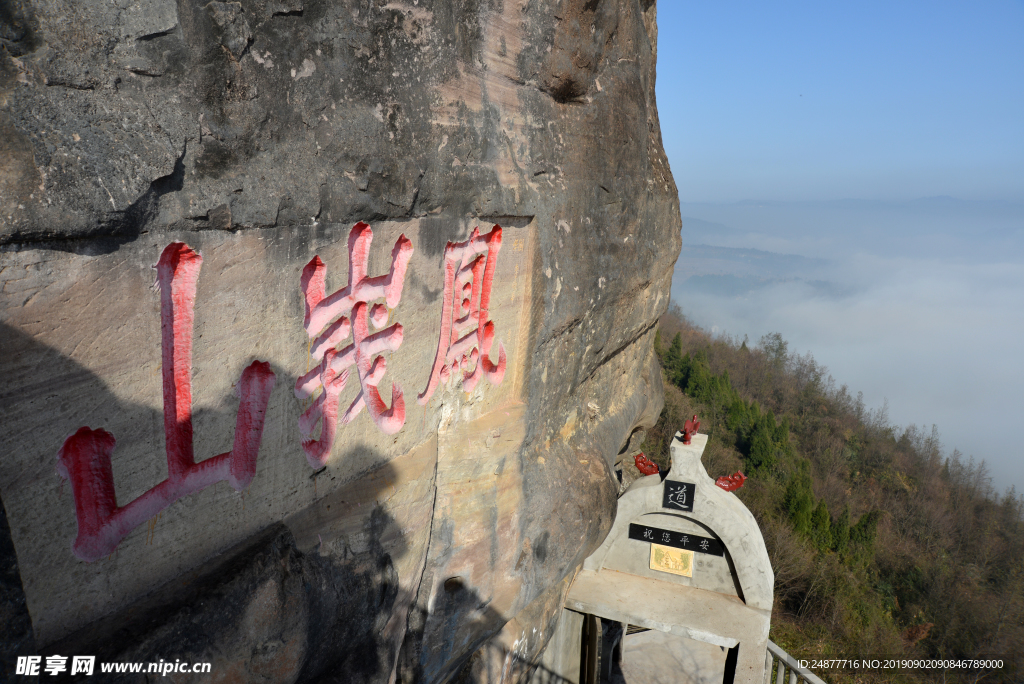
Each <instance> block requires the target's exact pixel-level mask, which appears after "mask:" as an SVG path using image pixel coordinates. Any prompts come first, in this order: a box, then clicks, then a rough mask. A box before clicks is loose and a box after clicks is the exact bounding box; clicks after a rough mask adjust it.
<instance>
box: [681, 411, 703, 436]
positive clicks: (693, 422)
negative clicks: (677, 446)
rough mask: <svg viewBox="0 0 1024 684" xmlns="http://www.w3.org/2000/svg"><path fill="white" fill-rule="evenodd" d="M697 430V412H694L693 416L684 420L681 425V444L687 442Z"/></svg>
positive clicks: (698, 422)
mask: <svg viewBox="0 0 1024 684" xmlns="http://www.w3.org/2000/svg"><path fill="white" fill-rule="evenodd" d="M697 430H700V421H699V420H697V414H696V413H695V414H693V418H691V419H690V420H688V421H686V423H685V424H684V425H683V444H689V443H690V440H691V439H692V438H693V436H694V435H695V434H697Z"/></svg>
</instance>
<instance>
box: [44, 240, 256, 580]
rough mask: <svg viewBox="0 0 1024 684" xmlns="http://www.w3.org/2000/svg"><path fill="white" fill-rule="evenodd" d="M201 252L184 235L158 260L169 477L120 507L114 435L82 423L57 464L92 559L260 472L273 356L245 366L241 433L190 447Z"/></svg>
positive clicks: (78, 550) (76, 548)
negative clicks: (200, 449)
mask: <svg viewBox="0 0 1024 684" xmlns="http://www.w3.org/2000/svg"><path fill="white" fill-rule="evenodd" d="M202 263H203V258H202V257H201V256H200V255H199V254H197V253H196V252H194V251H192V249H191V248H190V247H189V246H188V245H186V244H184V243H181V242H174V243H171V244H170V245H168V246H167V247H166V248H165V249H164V251H163V254H161V255H160V261H159V262H158V263H157V265H156V269H157V283H158V284H159V286H160V332H161V348H162V372H163V394H164V434H165V439H166V448H167V479H166V480H164V481H163V482H161V483H160V484H158V485H156V486H155V487H153V488H152V489H150V490H149V491H147V492H146V493H145V494H143V495H142V496H140V497H138V498H137V499H135V500H134V501H132V502H131V503H129V504H127V505H125V506H121V507H118V505H117V496H116V494H115V492H114V476H113V472H112V469H111V465H110V457H111V455H112V454H113V453H114V446H115V439H114V436H113V435H112V434H110V433H109V432H107V431H106V430H92V429H90V428H88V427H83V428H79V429H78V431H77V432H75V434H73V435H71V436H70V437H68V438H67V439H66V440H65V441H64V445H63V446H62V447H61V449H60V451H59V452H58V454H57V472H58V473H59V474H60V476H61V477H63V478H64V479H66V480H70V481H71V490H72V494H73V496H74V499H75V513H76V517H77V519H78V538H77V539H75V541H74V543H73V544H72V551H73V552H74V554H75V555H76V556H78V557H79V558H81V559H82V560H84V561H87V562H92V561H95V560H98V559H100V558H102V557H103V556H107V555H110V554H111V553H113V551H114V549H115V548H117V545H118V544H120V543H121V540H122V539H124V538H125V537H126V536H127V535H128V533H130V532H131V531H132V530H133V529H135V528H136V527H138V526H139V525H141V524H142V523H143V522H145V521H146V520H148V519H150V518H152V517H153V516H155V515H156V514H157V513H159V512H160V511H162V510H163V509H165V508H167V507H168V506H170V505H171V504H172V503H174V502H175V501H177V500H178V499H180V498H181V497H183V496H186V495H188V494H194V493H195V492H198V491H201V490H203V489H205V488H206V487H209V486H210V485H211V484H214V483H216V482H220V481H221V480H227V482H228V483H229V484H230V485H231V486H232V487H233V488H234V489H235V490H237V491H242V490H243V489H245V488H246V487H248V486H249V483H250V482H252V478H253V477H254V476H255V474H256V457H257V456H258V455H259V448H260V440H261V439H262V436H263V419H264V416H265V415H266V411H267V403H268V402H269V400H270V391H271V389H272V388H273V387H274V381H275V377H274V373H273V371H271V370H270V364H268V363H265V362H262V361H254V362H253V363H252V365H250V366H249V367H248V368H246V369H245V370H244V371H242V376H241V377H240V378H239V380H238V383H237V385H236V388H235V393H236V395H237V396H238V397H239V403H238V414H237V418H236V420H235V441H234V444H233V445H232V449H231V451H230V452H228V453H224V454H220V455H219V456H214V457H213V458H208V459H206V460H205V461H201V462H199V463H196V460H195V454H194V452H193V449H192V326H193V321H194V315H193V312H194V307H195V299H196V281H197V280H198V278H199V269H200V267H201V266H202Z"/></svg>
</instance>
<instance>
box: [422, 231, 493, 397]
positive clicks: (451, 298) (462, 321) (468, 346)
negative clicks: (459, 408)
mask: <svg viewBox="0 0 1024 684" xmlns="http://www.w3.org/2000/svg"><path fill="white" fill-rule="evenodd" d="M500 249H501V226H499V225H495V226H494V227H493V228H492V229H491V232H489V233H487V235H480V229H479V228H474V229H473V233H472V234H471V235H470V236H469V239H468V240H466V241H465V242H449V243H448V244H447V246H445V249H444V299H443V300H442V304H441V336H440V339H439V340H438V342H437V355H436V356H435V357H434V365H433V367H432V368H431V369H430V380H429V381H428V382H427V388H426V389H425V390H423V393H422V394H420V395H419V396H418V398H417V401H419V403H420V404H426V403H427V402H428V401H429V400H430V397H431V396H432V395H433V394H434V390H435V389H437V386H438V385H439V384H441V383H444V382H447V381H448V380H449V379H450V378H451V377H453V374H454V373H455V372H456V371H458V370H461V371H462V389H463V390H465V391H466V392H472V391H473V388H474V387H476V384H477V383H478V382H479V381H480V378H481V377H486V378H487V379H488V380H489V381H490V382H491V384H492V385H500V384H501V380H502V378H504V376H505V347H504V345H502V344H500V343H499V344H498V362H497V363H494V362H493V361H492V360H491V358H490V353H491V345H492V344H493V343H494V322H493V321H491V320H490V315H489V312H488V307H489V306H490V301H491V285H492V283H493V281H494V271H495V269H496V268H497V267H498V251H499V250H500ZM485 252H486V256H485V254H484V253H485Z"/></svg>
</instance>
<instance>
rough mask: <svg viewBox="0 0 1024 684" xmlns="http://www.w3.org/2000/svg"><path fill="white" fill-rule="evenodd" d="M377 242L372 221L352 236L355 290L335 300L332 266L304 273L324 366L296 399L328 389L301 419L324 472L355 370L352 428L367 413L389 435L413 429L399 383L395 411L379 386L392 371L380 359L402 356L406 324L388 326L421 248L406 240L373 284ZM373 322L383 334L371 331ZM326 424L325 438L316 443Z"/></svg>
mask: <svg viewBox="0 0 1024 684" xmlns="http://www.w3.org/2000/svg"><path fill="white" fill-rule="evenodd" d="M372 241H373V231H372V230H370V226H368V225H366V224H365V223H357V224H356V225H355V226H353V228H352V232H351V233H349V236H348V285H346V286H345V287H343V288H342V289H340V290H338V291H337V292H335V293H333V294H331V295H330V296H327V295H326V294H325V284H324V282H325V279H326V276H327V267H326V266H325V265H324V262H322V261H321V260H320V257H319V256H315V257H313V259H312V260H310V262H309V263H308V264H306V267H305V268H303V269H302V281H301V282H302V293H303V295H305V298H306V317H305V321H304V327H305V329H306V334H308V335H309V337H310V338H312V339H313V342H312V346H311V347H310V355H311V356H312V358H313V361H315V362H316V363H317V365H316V367H314V368H313V369H312V370H311V371H309V372H308V373H306V374H305V375H304V376H302V377H301V378H299V379H298V380H297V381H296V382H295V396H296V397H298V398H299V399H308V398H309V397H312V396H313V395H314V394H316V393H317V392H318V391H320V393H319V395H318V396H317V397H316V399H315V400H314V401H313V404H312V405H311V406H310V407H309V408H308V409H306V411H305V412H304V413H303V414H302V415H301V416H300V417H299V432H300V433H301V435H302V449H303V451H305V452H306V460H308V461H309V464H310V465H311V466H313V467H314V468H319V467H321V466H323V465H324V464H325V463H326V462H327V457H328V456H329V455H330V453H331V446H332V445H333V444H334V434H335V431H336V429H337V421H338V395H340V394H341V392H342V390H343V389H345V383H346V382H347V380H348V376H349V368H350V367H351V366H355V367H356V373H357V374H358V376H359V388H360V390H359V394H358V395H357V396H356V398H355V399H354V400H353V401H352V404H351V405H350V406H349V407H348V410H347V411H345V415H344V416H342V419H341V422H342V423H345V424H347V423H349V422H351V421H352V419H353V418H355V417H356V416H357V415H359V412H360V411H362V410H363V407H365V408H366V409H367V411H369V412H370V416H371V417H372V418H373V422H374V423H376V424H377V427H378V428H380V429H381V431H383V432H384V433H385V434H388V435H393V434H394V433H396V432H398V431H399V430H400V429H401V428H402V425H404V424H405V399H403V397H402V388H401V387H400V386H399V385H398V384H397V383H392V385H391V408H388V407H387V405H385V404H384V400H383V399H381V396H380V392H379V391H378V390H377V385H378V384H379V383H380V381H381V379H382V378H383V377H384V372H385V370H387V362H386V361H385V359H384V357H383V356H380V354H381V353H382V352H385V351H395V350H396V349H398V348H399V347H400V346H401V345H402V326H401V325H400V324H398V323H396V324H395V325H392V326H391V327H389V328H387V329H384V330H381V328H383V327H384V326H385V325H387V322H388V316H389V314H388V310H389V309H393V308H395V307H396V306H398V303H399V302H400V301H401V299H402V285H403V284H404V282H405V270H406V267H407V266H408V265H409V259H410V258H411V257H412V251H413V247H412V242H410V241H409V239H408V238H406V237H405V235H401V236H399V238H398V240H397V241H395V247H394V249H392V250H391V271H390V272H389V273H388V274H387V275H383V276H377V277H375V278H367V277H366V271H367V268H368V264H367V261H368V259H369V255H370V243H371V242H372ZM375 299H383V300H384V302H385V304H386V305H387V306H385V305H384V304H381V303H379V302H378V303H376V304H373V305H372V306H371V305H370V303H371V302H373V301H374V300H375ZM334 319H337V320H334ZM332 320H333V321H334V322H333V323H332V322H331V321H332ZM371 323H372V324H373V328H374V330H376V331H377V332H371V331H370V324H371ZM349 335H351V336H352V343H351V344H349V345H348V346H346V347H345V348H344V349H342V350H341V351H338V349H337V347H338V345H339V344H341V343H342V342H344V341H345V340H347V339H348V337H349ZM321 390H322V391H321ZM318 422H319V423H320V437H319V438H318V439H313V433H314V432H315V431H316V425H317V423H318Z"/></svg>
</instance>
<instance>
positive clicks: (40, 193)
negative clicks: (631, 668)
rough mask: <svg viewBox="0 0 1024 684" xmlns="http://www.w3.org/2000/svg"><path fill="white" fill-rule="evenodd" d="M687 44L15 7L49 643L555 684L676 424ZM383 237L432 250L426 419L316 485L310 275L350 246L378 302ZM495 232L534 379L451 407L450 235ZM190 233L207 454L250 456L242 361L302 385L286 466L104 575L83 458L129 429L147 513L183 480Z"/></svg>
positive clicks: (5, 49)
mask: <svg viewBox="0 0 1024 684" xmlns="http://www.w3.org/2000/svg"><path fill="white" fill-rule="evenodd" d="M656 38H657V29H656V22H655V6H654V3H653V2H649V1H646V0H644V1H641V2H636V1H635V0H586V1H585V0H560V1H550V2H545V1H542V0H478V1H466V2H430V1H428V0H418V1H416V0H409V1H406V2H402V1H399V0H389V1H384V0H336V1H333V2H328V1H325V0H240V1H239V2H208V3H207V2H191V1H189V0H178V1H177V2H174V1H173V0H116V1H115V2H108V1H106V0H103V1H100V0H74V1H72V0H0V41H2V47H0V250H2V251H0V285H2V291H0V347H2V348H3V349H4V350H5V353H4V354H3V355H0V356H2V358H0V373H2V377H4V379H5V382H4V383H3V386H2V387H0V412H2V415H3V416H4V421H5V427H4V431H3V433H2V434H0V496H2V498H3V504H4V508H5V510H6V513H7V520H8V523H9V526H10V537H11V540H12V541H13V547H14V549H15V551H16V554H17V564H16V565H10V567H17V568H18V571H19V573H20V577H21V583H22V585H23V587H24V601H25V605H27V609H28V613H29V616H30V617H31V620H32V628H33V633H34V637H35V643H36V647H37V649H38V652H40V653H45V654H50V653H56V652H61V653H63V651H62V650H59V649H65V650H67V649H69V648H71V647H74V648H81V649H86V650H88V649H89V648H92V649H94V651H95V652H96V653H97V654H99V655H102V656H104V657H106V658H108V659H109V660H140V661H143V660H158V659H159V658H166V657H167V655H168V653H169V652H170V651H169V649H170V650H173V653H171V657H172V658H181V659H182V660H192V661H211V662H214V663H215V670H216V672H217V673H218V676H219V678H220V681H275V682H284V681H318V680H319V681H366V682H387V681H393V679H392V678H394V679H397V680H398V681H403V682H409V681H445V680H449V679H452V678H455V677H461V678H464V679H467V680H474V679H476V680H480V679H485V678H486V677H488V676H490V675H489V674H486V673H493V672H495V671H498V672H513V673H516V674H514V677H519V676H520V674H522V673H525V671H526V668H525V665H526V664H528V663H531V662H534V661H535V660H536V658H537V655H538V653H539V652H540V651H541V650H542V649H543V647H544V644H545V643H546V641H547V639H549V638H550V635H551V632H552V630H553V629H554V625H555V623H556V622H557V617H558V614H559V612H560V610H561V606H562V602H563V600H564V594H565V591H566V590H567V588H568V582H569V581H570V580H571V578H572V576H573V572H574V571H575V569H576V568H577V567H578V566H579V565H580V564H581V563H582V561H583V559H584V558H585V557H587V555H588V554H589V553H590V552H591V551H592V550H593V549H594V548H596V546H597V545H599V544H600V543H601V541H602V540H603V538H604V536H605V535H606V533H607V531H608V529H609V528H610V526H611V523H612V517H613V516H614V511H615V498H616V491H617V487H618V483H617V481H616V480H615V477H614V474H613V471H612V468H613V466H614V464H615V461H616V459H617V457H619V454H620V452H622V451H623V450H625V449H627V448H628V445H629V438H630V435H631V434H632V433H633V432H634V431H635V430H636V429H637V428H639V427H641V426H650V425H652V424H653V423H654V421H655V420H656V418H657V416H658V412H659V411H660V408H661V396H660V387H661V381H660V375H659V370H658V368H657V365H656V361H655V359H654V356H653V353H652V343H653V337H654V326H655V325H656V322H657V318H658V316H659V315H660V314H661V313H662V312H663V311H664V310H665V308H666V307H667V305H668V297H669V287H670V282H671V275H672V267H673V263H674V261H675V259H676V256H677V255H678V252H679V246H680V241H679V228H680V219H679V211H678V200H677V197H676V189H675V185H674V183H673V181H672V178H671V175H670V173H669V169H668V164H667V161H666V158H665V155H664V151H663V149H662V146H661V140H660V129H659V122H658V113H657V109H656V106H655V99H654V78H655V54H656V53H655V50H656ZM357 221H365V222H367V223H369V224H370V225H371V227H372V228H373V230H374V231H375V234H376V238H375V242H374V244H373V247H372V248H371V253H370V274H371V275H377V274H379V273H384V272H386V271H387V266H388V263H389V259H390V256H389V254H390V252H391V246H392V245H393V244H395V242H396V240H397V239H398V236H399V234H404V235H407V236H409V238H410V239H411V240H412V242H413V245H414V248H415V252H414V253H413V256H412V260H411V261H410V262H409V273H408V276H407V278H406V281H405V290H404V294H403V299H402V304H400V305H399V306H398V307H396V308H395V309H394V312H393V318H392V321H394V320H398V321H400V322H401V323H402V324H403V325H404V326H405V341H404V342H403V343H402V345H403V346H402V347H401V348H400V349H398V350H396V351H394V353H392V354H390V355H389V356H388V357H387V359H388V364H389V365H388V369H387V375H386V376H385V379H384V381H383V383H382V386H381V393H382V394H383V395H384V396H385V401H388V397H389V396H390V395H389V394H388V392H387V391H386V387H387V385H388V380H392V381H394V382H395V383H396V384H399V383H401V385H402V387H404V389H405V392H406V397H405V401H406V406H407V415H406V418H405V423H404V427H403V428H402V430H401V431H400V432H398V433H397V434H395V435H394V436H391V435H385V434H383V433H382V432H381V431H379V430H377V429H376V428H375V427H374V423H373V422H371V420H370V417H369V416H368V415H366V412H364V413H363V415H360V416H358V417H356V418H355V419H354V420H353V422H352V423H351V424H350V425H346V426H339V430H338V436H337V439H336V440H335V443H334V447H333V450H332V451H331V452H330V456H329V459H328V461H327V465H326V470H314V469H312V468H310V466H309V465H308V464H307V463H306V459H305V458H304V455H303V451H302V448H301V445H300V443H301V438H300V435H299V430H298V428H297V427H296V426H297V421H298V418H299V414H300V413H302V411H303V410H304V409H305V406H302V405H300V402H299V401H297V400H296V399H295V397H294V396H293V394H292V387H293V385H294V384H295V380H296V378H297V377H299V376H301V375H302V374H303V373H304V372H306V371H307V370H308V367H307V366H308V363H309V354H308V345H309V339H308V337H307V336H306V334H305V332H304V331H303V314H302V311H303V310H302V306H303V303H302V302H303V300H302V293H301V291H300V289H299V277H300V272H301V270H302V267H303V265H304V264H306V263H307V262H308V261H309V260H310V259H311V258H312V257H313V256H314V255H319V256H321V257H322V258H323V260H324V263H325V264H326V265H327V269H328V271H327V272H328V276H327V277H328V291H333V290H335V289H338V288H340V287H342V286H343V285H344V284H345V279H344V278H345V272H346V271H345V269H346V263H347V262H346V257H347V254H346V241H347V239H348V237H349V231H350V230H351V229H352V226H353V224H354V223H355V222H357ZM493 224H500V225H501V226H503V228H504V230H505V233H504V247H503V248H502V251H501V253H500V257H499V261H498V271H497V273H496V275H495V280H494V282H495V286H494V292H495V293H496V294H495V302H496V303H495V304H494V306H493V312H492V318H493V320H494V321H495V322H496V334H495V339H496V342H495V345H497V344H498V343H499V342H500V343H501V344H502V345H504V347H505V348H506V349H507V351H508V359H509V361H508V363H509V367H508V368H509V369H508V371H507V375H506V377H505V380H504V381H503V382H501V383H500V384H488V382H486V381H483V382H481V383H480V385H478V386H477V388H476V389H475V390H473V391H472V392H464V391H460V388H459V387H457V386H456V387H454V388H448V389H443V390H438V392H437V394H436V395H435V396H434V397H433V398H432V399H430V401H429V402H426V403H424V404H419V403H418V402H417V401H415V397H416V394H417V393H418V392H420V391H421V390H422V389H423V385H424V384H425V382H424V381H425V379H426V377H427V376H428V375H429V369H430V363H431V360H432V358H433V355H434V351H435V350H436V348H437V345H438V342H437V340H438V330H437V323H436V321H437V319H438V317H439V315H440V312H441V306H442V302H441V299H442V296H441V295H442V294H443V293H442V289H443V284H444V283H443V273H444V271H443V265H444V251H445V245H446V243H447V242H448V241H457V240H465V239H467V238H468V237H469V235H470V230H471V229H472V228H474V227H477V226H479V227H480V229H481V231H482V232H483V231H486V230H488V229H489V227H490V226H491V225H493ZM173 241H182V242H186V243H188V244H189V245H191V246H192V247H193V248H195V249H197V250H199V251H200V252H201V253H202V254H203V258H204V266H203V270H202V272H201V274H200V276H199V280H198V283H199V284H198V294H197V297H196V303H195V317H196V318H195V326H194V328H195V333H194V347H193V358H192V382H193V384H194V393H193V398H192V404H193V406H194V409H195V410H194V422H195V434H196V440H197V442H196V453H197V458H199V459H201V458H205V457H207V456H208V455H211V454H216V453H220V452H223V451H226V450H228V451H229V450H230V449H231V443H232V442H231V438H232V437H231V436H232V434H233V432H232V431H233V429H234V421H235V413H236V410H237V408H236V407H237V400H235V399H233V398H232V397H231V396H230V388H231V387H232V385H233V383H234V382H235V381H236V380H237V378H238V377H239V373H240V371H241V369H242V368H243V367H245V366H246V365H248V364H249V363H251V361H252V360H253V359H260V360H263V361H268V362H269V363H270V364H271V367H272V368H273V371H274V372H275V373H276V375H277V378H278V382H277V384H276V386H275V388H274V390H273V393H272V394H271V395H270V400H269V405H268V408H267V410H266V420H265V426H264V430H263V434H262V443H261V445H260V451H259V459H258V463H257V466H256V474H255V478H254V479H253V481H252V484H251V486H250V487H249V489H248V490H247V491H246V492H245V493H244V495H242V494H238V493H235V492H234V491H233V490H231V489H230V487H228V486H227V484H224V483H222V484H219V485H213V486H210V487H208V488H206V489H204V490H202V491H198V492H195V493H192V494H190V495H189V496H186V497H184V498H181V499H180V500H176V501H175V502H173V503H171V504H170V505H169V506H168V507H166V508H165V509H164V510H163V511H162V512H161V513H160V514H159V515H158V516H157V517H154V518H153V520H152V521H151V523H150V524H149V525H148V526H147V525H141V526H139V527H137V528H135V529H134V530H133V531H132V532H131V533H130V534H129V535H128V536H126V537H125V538H124V540H123V541H122V542H121V543H120V545H119V546H118V547H117V551H116V553H115V554H113V555H112V556H111V557H110V558H104V559H101V560H98V561H96V562H95V563H84V562H82V561H81V560H79V559H78V558H76V557H75V556H74V555H73V554H72V553H71V551H70V545H71V543H72V542H73V541H74V539H75V535H76V517H75V503H74V499H73V495H72V492H71V487H70V485H69V484H68V483H66V482H65V483H63V484H62V482H61V480H60V478H58V477H57V476H56V475H55V472H54V468H55V465H56V453H57V451H58V449H60V448H61V444H62V443H63V441H64V439H65V438H66V437H67V436H68V435H69V434H71V433H73V432H74V431H75V430H77V429H78V428H80V427H82V426H86V425H88V426H90V427H92V428H100V427H105V429H107V430H109V431H110V432H111V433H112V434H113V435H114V436H115V438H116V439H117V447H116V449H115V451H114V453H113V457H112V461H113V474H114V482H115V485H116V489H117V497H118V499H117V501H118V504H120V505H122V506H124V505H125V504H126V503H127V502H128V501H130V500H132V499H134V498H136V497H138V496H139V495H141V494H143V492H145V491H146V490H147V489H149V488H150V487H152V486H153V485H154V484H156V483H157V482H160V481H161V480H162V479H163V478H165V477H167V471H166V470H163V468H165V464H164V461H165V454H164V436H165V435H164V429H163V426H162V422H161V416H162V411H163V408H162V407H163V403H162V398H161V393H160V386H161V385H160V382H161V380H160V377H161V376H160V367H161V366H160V349H161V346H160V345H161V337H160V326H159V325H158V324H157V321H159V320H160V309H159V306H160V303H159V302H160V299H159V295H158V294H156V293H154V292H152V291H151V290H149V289H148V287H147V286H148V285H150V284H151V283H152V282H153V278H154V275H153V271H152V270H151V269H150V268H149V267H150V266H151V265H152V264H153V263H155V262H156V260H157V257H158V255H159V254H160V250H161V249H162V248H163V247H164V246H165V245H167V244H168V243H170V242H173ZM499 300H500V301H499ZM388 313H389V314H392V312H391V311H389V312H388ZM353 391H354V390H353V389H352V388H351V387H350V388H349V390H348V392H349V393H348V394H346V395H345V398H344V400H343V402H342V406H341V410H342V411H343V410H344V407H345V406H347V399H348V398H350V397H351V396H353V394H352V392H353ZM388 403H390V401H388ZM4 567H8V566H6V565H5V566H4ZM6 595H7V594H5V596H6ZM17 600H20V599H15V602H16V601H17ZM112 633H116V634H118V635H119V636H118V637H117V638H116V639H113V638H108V637H109V635H110V634H112ZM188 635H191V636H188ZM18 649H22V650H18ZM15 650H17V652H23V645H19V646H17V647H16V648H14V649H13V650H11V649H8V651H5V652H11V653H13V652H14V651H15ZM83 652H85V651H83ZM89 652H92V651H89ZM6 665H7V664H6V663H5V666H6ZM129 679H130V678H129ZM133 681H134V680H133ZM182 681H184V680H182Z"/></svg>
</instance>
